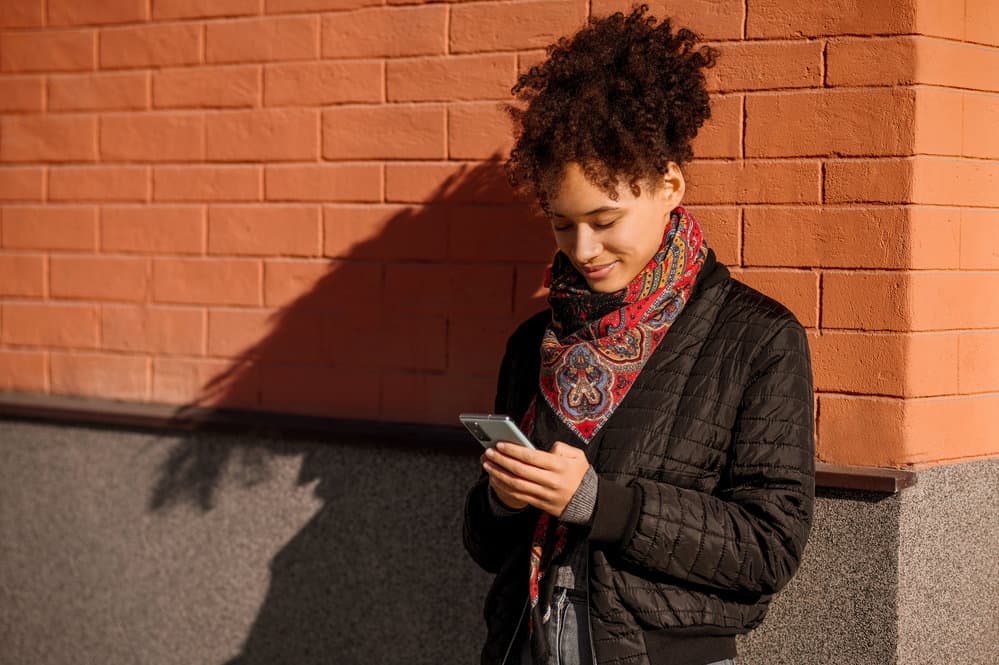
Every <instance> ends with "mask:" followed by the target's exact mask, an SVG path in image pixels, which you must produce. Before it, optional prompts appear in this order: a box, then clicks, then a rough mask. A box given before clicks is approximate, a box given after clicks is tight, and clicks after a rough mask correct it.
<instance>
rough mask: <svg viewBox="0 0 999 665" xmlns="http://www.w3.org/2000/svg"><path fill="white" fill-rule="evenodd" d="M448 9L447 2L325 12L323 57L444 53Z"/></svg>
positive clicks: (379, 56) (395, 56)
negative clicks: (328, 13)
mask: <svg viewBox="0 0 999 665" xmlns="http://www.w3.org/2000/svg"><path fill="white" fill-rule="evenodd" d="M447 11H448V8H447V7H445V6H443V5H427V6H424V7H374V8H370V9H358V10H356V11H351V12H341V13H336V14H331V15H328V16H324V17H323V26H322V29H323V33H322V42H323V57H324V58H382V57H388V58H398V57H402V56H408V55H444V53H445V52H446V47H447V44H446V39H447Z"/></svg>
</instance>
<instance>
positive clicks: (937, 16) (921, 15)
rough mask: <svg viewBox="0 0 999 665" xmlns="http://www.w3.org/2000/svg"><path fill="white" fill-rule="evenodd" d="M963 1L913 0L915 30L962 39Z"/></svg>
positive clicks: (919, 32)
mask: <svg viewBox="0 0 999 665" xmlns="http://www.w3.org/2000/svg"><path fill="white" fill-rule="evenodd" d="M964 4H965V3H961V2H939V1H938V0H914V1H913V5H914V6H913V8H914V10H915V14H916V17H915V18H916V25H915V30H913V32H916V33H918V34H921V35H936V36H938V37H947V38H949V39H957V40H959V41H961V40H963V39H964V31H965V24H966V21H965V13H966V10H965V8H964V6H963V5H964Z"/></svg>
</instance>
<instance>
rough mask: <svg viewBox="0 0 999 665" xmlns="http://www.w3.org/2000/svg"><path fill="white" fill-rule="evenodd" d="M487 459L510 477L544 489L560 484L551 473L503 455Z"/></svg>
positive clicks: (494, 454) (491, 456)
mask: <svg viewBox="0 0 999 665" xmlns="http://www.w3.org/2000/svg"><path fill="white" fill-rule="evenodd" d="M487 458H488V461H490V462H492V463H494V464H495V465H496V466H498V467H500V468H501V469H503V470H504V471H506V472H507V473H509V474H510V475H513V476H517V477H519V478H523V479H525V480H529V481H531V482H533V483H535V484H538V485H542V486H544V487H554V486H555V485H556V484H557V482H558V478H557V477H556V476H555V474H553V473H552V472H551V471H549V470H547V469H541V468H538V467H536V466H532V465H530V464H525V463H524V462H521V461H520V460H518V459H516V458H514V457H510V456H508V455H504V454H503V453H500V452H494V453H491V454H490V455H488V456H487Z"/></svg>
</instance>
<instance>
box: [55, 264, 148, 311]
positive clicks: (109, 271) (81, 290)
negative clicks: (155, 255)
mask: <svg viewBox="0 0 999 665" xmlns="http://www.w3.org/2000/svg"><path fill="white" fill-rule="evenodd" d="M148 272H149V262H148V261H147V260H146V259H139V258H123V257H118V256H115V257H104V256H53V257H52V258H50V259H49V292H50V293H51V295H52V297H53V298H74V299H83V300H121V301H141V300H145V298H146V293H147V291H148V289H147V287H146V284H147V282H148V277H147V274H148Z"/></svg>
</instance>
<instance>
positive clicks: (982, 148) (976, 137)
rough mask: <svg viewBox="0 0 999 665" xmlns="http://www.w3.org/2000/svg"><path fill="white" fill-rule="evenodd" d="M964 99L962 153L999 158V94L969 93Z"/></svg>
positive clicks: (985, 157) (967, 155) (970, 155)
mask: <svg viewBox="0 0 999 665" xmlns="http://www.w3.org/2000/svg"><path fill="white" fill-rule="evenodd" d="M962 99H963V102H964V106H963V116H962V117H963V122H962V123H961V137H962V140H961V145H962V148H963V149H962V152H961V154H962V155H964V156H965V157H980V158H982V159H993V160H994V159H999V95H981V94H974V93H967V94H964V95H962ZM955 124H956V123H955ZM937 126H938V128H939V127H940V125H939V123H938V125H937Z"/></svg>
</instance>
